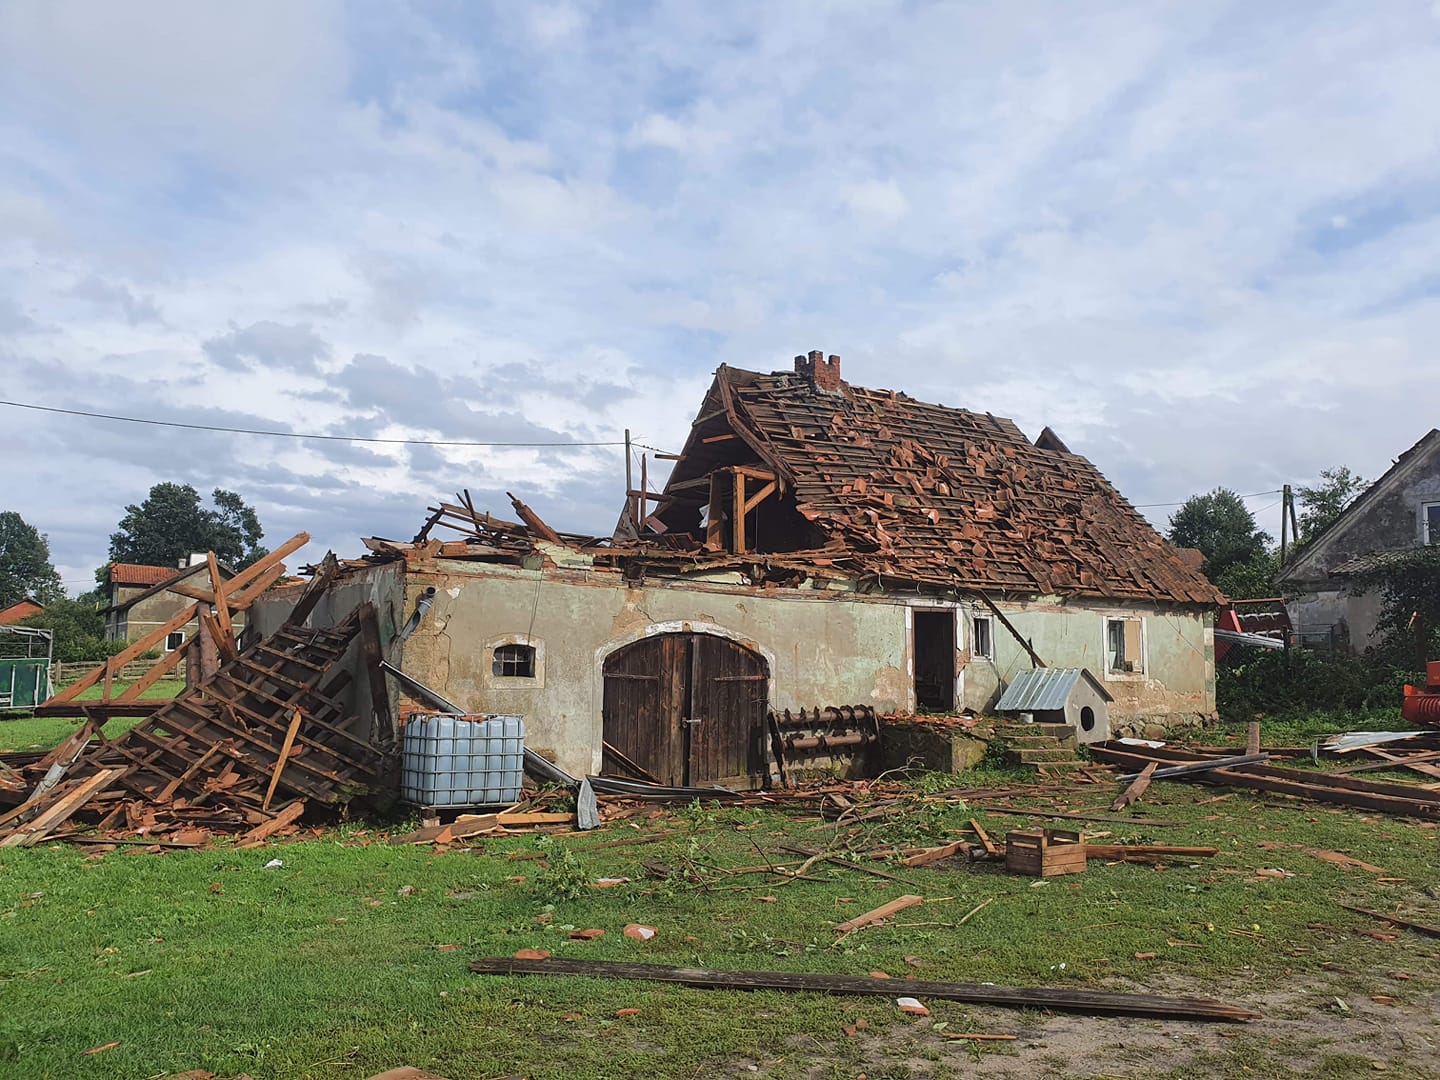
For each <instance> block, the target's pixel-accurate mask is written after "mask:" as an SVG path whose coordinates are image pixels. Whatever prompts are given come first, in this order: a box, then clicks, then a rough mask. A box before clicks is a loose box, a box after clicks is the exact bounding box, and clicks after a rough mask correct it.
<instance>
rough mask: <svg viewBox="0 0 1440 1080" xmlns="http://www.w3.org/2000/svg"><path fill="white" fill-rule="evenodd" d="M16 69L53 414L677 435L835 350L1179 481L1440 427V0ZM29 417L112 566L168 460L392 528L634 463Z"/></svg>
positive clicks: (50, 61)
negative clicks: (817, 353) (762, 377)
mask: <svg viewBox="0 0 1440 1080" xmlns="http://www.w3.org/2000/svg"><path fill="white" fill-rule="evenodd" d="M0 100H3V101H4V102H5V107H4V108H3V109H0V371H3V373H4V375H5V378H4V380H3V384H0V396H3V397H4V398H5V399H7V400H11V401H19V402H29V403H37V404H42V405H50V406H58V407H65V408H73V409H81V410H91V411H100V412H109V413H119V414H124V415H129V416H141V417H150V418H157V419H169V420H182V421H186V422H191V423H204V424H214V425H217V426H232V427H250V428H254V427H262V428H275V429H281V430H288V431H295V432H307V433H325V434H340V435H352V436H369V437H377V438H397V439H436V440H464V441H474V442H498V443H517V442H519V443H526V442H529V443H535V442H541V443H555V442H589V443H597V442H598V443H607V442H613V441H615V440H618V439H619V438H621V433H622V431H623V429H625V428H626V427H629V428H631V429H633V431H634V433H635V437H636V438H637V439H639V440H640V441H642V442H644V443H647V444H649V445H651V446H655V447H661V448H666V449H674V448H678V446H679V444H680V443H681V441H682V440H683V437H684V433H685V430H686V429H687V428H688V425H689V420H690V419H691V417H692V415H693V412H694V409H695V407H696V405H697V404H698V402H699V396H700V394H701V393H702V391H703V389H704V387H705V385H706V383H707V381H708V379H709V376H710V373H711V372H712V371H713V370H714V368H715V367H716V366H717V365H718V364H720V363H728V364H733V365H737V366H741V367H751V368H758V369H760V370H773V369H777V368H782V367H786V366H788V365H789V362H790V358H791V357H792V356H793V355H794V354H795V353H797V352H803V351H808V350H810V349H823V350H825V351H826V352H833V353H838V354H840V355H841V356H842V357H843V358H844V359H843V370H844V374H845V376H846V378H848V379H849V380H851V381H853V382H856V383H859V384H862V385H870V386H886V387H895V388H899V389H903V390H906V391H907V392H909V393H911V394H912V395H914V396H916V397H919V398H922V399H927V400H932V401H939V402H943V403H946V404H953V405H963V406H966V407H969V408H973V409H980V410H989V411H991V412H995V413H999V414H1002V415H1008V416H1010V417H1013V418H1014V419H1015V420H1016V421H1017V422H1018V423H1019V424H1020V425H1021V427H1022V428H1024V429H1025V430H1026V431H1028V432H1030V433H1031V434H1032V435H1034V434H1036V433H1038V432H1039V430H1040V428H1041V427H1042V426H1043V425H1044V424H1047V423H1048V424H1050V425H1051V426H1053V427H1054V428H1055V429H1056V430H1057V431H1058V432H1059V433H1060V434H1061V436H1062V437H1064V438H1065V439H1066V440H1067V441H1068V442H1069V443H1070V445H1071V447H1072V448H1073V449H1075V450H1077V451H1079V452H1081V453H1084V454H1086V455H1087V456H1089V457H1090V458H1092V459H1093V460H1094V461H1095V462H1096V463H1097V464H1098V465H1099V466H1100V468H1101V469H1102V470H1104V471H1105V472H1106V473H1107V474H1108V475H1109V476H1110V477H1111V479H1112V480H1114V481H1115V482H1116V484H1117V485H1118V486H1119V488H1120V489H1121V491H1122V492H1123V493H1124V494H1125V495H1126V496H1127V497H1129V498H1130V499H1131V501H1132V502H1135V503H1137V504H1142V505H1146V506H1149V504H1154V503H1165V502H1171V501H1175V500H1179V499H1183V498H1184V497H1185V496H1186V495H1188V494H1191V493H1193V492H1197V491H1203V490H1207V489H1209V488H1212V487H1214V486H1216V485H1220V484H1223V485H1227V486H1230V487H1232V488H1234V489H1236V490H1238V491H1240V492H1243V493H1250V492H1262V491H1268V490H1271V489H1275V488H1278V487H1279V485H1280V484H1281V483H1284V482H1287V481H1289V482H1294V483H1304V482H1306V481H1309V480H1311V479H1313V478H1314V477H1315V475H1316V474H1317V472H1318V471H1319V470H1320V469H1322V468H1325V467H1327V466H1332V465H1339V464H1346V465H1349V466H1351V467H1352V468H1354V469H1357V470H1359V471H1360V472H1361V473H1362V474H1364V475H1365V476H1367V477H1373V476H1375V475H1377V474H1378V473H1379V472H1380V471H1381V470H1383V469H1384V468H1385V467H1386V466H1387V465H1388V464H1389V462H1390V460H1391V458H1392V457H1393V456H1394V455H1395V454H1397V453H1398V452H1400V451H1401V450H1402V449H1404V448H1405V447H1407V446H1409V445H1410V444H1411V443H1412V442H1414V441H1415V440H1416V439H1417V438H1419V437H1420V435H1421V434H1423V433H1424V432H1425V431H1427V430H1428V429H1429V428H1431V427H1432V426H1434V425H1435V424H1436V414H1437V407H1436V401H1437V398H1436V392H1437V387H1440V361H1437V355H1436V354H1437V349H1440V346H1437V343H1440V263H1437V260H1436V253H1437V252H1440V5H1437V4H1436V3H1432V2H1428V0H1426V2H1420V0H1416V2H1408V0H1384V2H1381V3H1373V2H1367V3H1360V2H1355V3H1321V2H1316V0H1304V2H1299V0H1297V2H1293V3H1286V2H1276V3H1264V4H1255V3H1249V2H1244V0H1240V2H1234V3H1207V2H1203V0H1185V2H1181V3H1173V4H1166V3H1159V2H1149V0H1147V2H1138V3H1133V4H1132V3H1101V2H1095V3H1084V4H1074V3H1044V2H1038V0H1037V2H1027V3H1013V2H999V0H997V2H994V3H958V2H945V3H925V2H919V0H866V2H858V0H857V2H850V0H834V2H830V3H825V4H819V3H807V2H802V0H794V2H789V3H778V4H777V3H773V2H766V3H746V2H738V0H737V2H727V3H723V4H700V3H695V2H687V3H667V2H663V0H657V2H654V3H642V2H621V3H598V2H596V3H581V2H573V3H566V2H557V3H548V4H547V3H538V2H535V3H530V2H527V3H494V4H482V3H478V2H477V3H471V2H460V0H448V2H434V3H425V2H417V3H412V4H405V3H401V2H398V0H397V2H394V3H390V2H386V3H380V2H373V3H371V2H355V3H350V4H338V3H337V4H331V3H325V2H323V0H306V2H304V3H292V2H289V0H283V2H276V3H269V2H255V0H250V2H247V3H244V4H235V3H218V2H217V3H195V2H192V0H175V2H132V3H125V4H105V3H100V2H83V3H82V2H75V3H71V2H64V0H45V2H44V3H41V2H39V0H9V2H6V3H0ZM0 447H3V450H4V455H5V460H6V461H7V462H8V463H9V466H10V467H9V469H8V470H7V476H6V481H5V485H4V486H5V494H4V497H3V499H0V509H15V510H18V511H20V512H21V513H22V514H23V515H24V516H25V517H26V518H27V519H28V520H29V521H30V522H31V523H33V524H35V525H36V526H38V527H39V528H40V529H42V530H43V531H45V532H46V533H48V534H49V536H50V540H51V544H52V548H53V552H54V556H55V561H56V563H57V565H58V566H59V567H60V569H61V571H62V574H63V576H64V577H65V578H66V579H67V582H68V583H70V585H71V587H72V589H79V588H83V587H85V586H86V585H88V583H89V581H90V577H91V573H92V571H93V570H94V568H95V567H96V566H97V565H99V564H100V563H102V562H103V561H104V560H105V553H106V544H107V536H108V534H109V532H110V531H111V530H113V528H114V527H115V525H116V523H117V521H118V520H119V518H120V516H121V514H122V513H123V507H124V506H125V504H126V503H131V502H137V501H140V500H141V499H143V497H144V495H145V492H146V491H147V489H148V488H149V486H150V485H151V484H153V483H155V482H158V481H162V480H178V481H184V482H189V483H192V484H194V485H195V486H196V487H198V488H200V489H201V490H202V491H208V490H209V489H210V488H213V487H216V486H223V487H227V488H232V489H234V490H236V491H238V492H240V493H241V494H242V495H243V496H244V497H245V498H246V499H247V500H248V501H250V502H251V503H253V504H254V505H256V506H257V507H258V509H259V511H260V515H261V519H262V521H263V523H264V524H265V526H266V529H267V538H268V539H269V541H270V542H271V543H272V544H275V543H279V542H280V541H281V540H283V539H285V538H286V537H288V536H289V535H291V534H292V533H294V532H296V531H298V530H300V529H302V528H303V529H305V530H308V531H309V532H310V533H312V534H313V536H314V537H315V541H316V544H317V546H320V547H323V546H325V545H329V546H334V547H336V548H337V550H340V551H341V552H342V553H347V554H349V553H354V552H356V551H357V550H358V549H359V545H358V541H357V538H358V537H359V536H360V535H362V534H373V535H388V536H396V537H402V538H404V537H408V536H410V535H411V534H412V533H413V532H414V530H415V529H416V528H417V527H418V525H419V524H420V522H421V521H422V520H423V518H424V515H425V506H426V504H427V502H429V501H430V500H433V499H434V498H436V497H437V496H441V495H446V494H448V493H450V492H453V491H455V490H456V489H458V488H460V487H468V488H469V489H470V490H471V492H472V493H473V495H474V497H475V499H476V501H477V503H479V504H483V505H488V506H491V507H493V508H495V509H497V510H508V503H507V502H506V501H505V499H504V495H503V493H504V492H505V491H506V490H510V491H515V492H517V493H523V495H524V497H525V498H527V500H528V501H530V502H532V503H533V505H534V506H535V507H536V508H537V509H538V510H539V511H540V512H541V513H542V514H544V515H545V516H546V517H547V518H548V519H550V520H551V521H552V522H553V523H554V524H556V525H557V526H560V527H562V528H571V529H576V530H595V531H606V530H608V529H609V527H610V526H611V525H612V524H613V522H614V519H615V514H616V510H617V508H618V506H619V505H620V502H621V499H622V495H621V492H622V488H623V454H622V452H621V451H620V450H619V449H617V448H615V447H613V446H601V447H588V448H578V449H563V448H562V449H556V448H549V447H546V448H523V447H510V448H479V447H448V448H447V447H412V448H405V447H393V446H389V447H387V446H383V445H365V444H361V443H352V442H338V441H329V442H319V441H295V440H277V439H267V438H259V437H252V436H242V435H227V434H215V433H209V434H204V433H196V432H186V431H177V430H168V429H164V428H154V427H137V426H133V425H127V424H120V423H114V422H107V421H98V420H86V419H79V418H66V417H59V416H54V415H46V414H40V413H34V412H26V411H21V410H17V409H13V408H8V407H0ZM1275 501H1276V496H1271V495H1263V496H1260V497H1258V498H1256V499H1252V500H1251V505H1252V506H1253V507H1254V508H1255V509H1256V510H1257V511H1260V510H1263V511H1265V514H1264V521H1263V523H1264V524H1266V525H1268V526H1270V527H1271V528H1272V529H1273V528H1275V527H1276V524H1277V522H1278V508H1276V507H1274V506H1273V505H1272V504H1273V503H1274V502H1275ZM1147 512H1148V513H1151V514H1152V516H1154V517H1155V519H1156V520H1157V521H1161V522H1163V520H1164V517H1165V515H1166V514H1167V513H1168V512H1169V511H1168V508H1166V507H1150V508H1149V509H1147ZM311 553H312V554H318V551H317V550H316V549H311Z"/></svg>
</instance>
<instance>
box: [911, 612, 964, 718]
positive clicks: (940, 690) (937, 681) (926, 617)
mask: <svg viewBox="0 0 1440 1080" xmlns="http://www.w3.org/2000/svg"><path fill="white" fill-rule="evenodd" d="M914 645H915V647H914V650H913V651H914V657H915V705H916V707H917V708H922V709H932V710H934V711H937V712H951V711H953V710H954V708H955V614H954V612H951V611H916V612H915V637H914Z"/></svg>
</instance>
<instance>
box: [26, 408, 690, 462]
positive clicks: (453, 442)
mask: <svg viewBox="0 0 1440 1080" xmlns="http://www.w3.org/2000/svg"><path fill="white" fill-rule="evenodd" d="M0 405H8V406H9V407H10V408H12V409H31V410H33V411H35V412H45V413H58V414H60V415H62V416H84V417H88V418H90V419H92V420H119V421H121V422H123V423H126V424H148V425H150V426H152V427H168V428H185V429H186V430H188V431H220V432H225V433H227V434H231V435H266V436H269V437H271V438H275V439H322V440H325V441H327V442H355V443H378V444H383V445H386V446H496V447H504V446H514V447H565V446H576V447H580V446H624V445H625V443H624V442H623V441H621V440H612V441H608V442H475V441H472V440H469V439H376V438H370V437H366V436H361V435H310V434H306V433H303V432H298V431H266V430H263V429H260V428H237V427H224V426H223V425H220V424H187V423H183V422H181V421H179V420H151V419H146V418H144V417H139V416H116V415H115V414H113V413H98V412H86V411H84V410H83V409H59V408H56V407H54V406H53V405H34V404H31V403H28V402H24V401H0ZM646 449H647V450H654V449H655V448H654V447H646ZM660 452H662V453H663V451H660Z"/></svg>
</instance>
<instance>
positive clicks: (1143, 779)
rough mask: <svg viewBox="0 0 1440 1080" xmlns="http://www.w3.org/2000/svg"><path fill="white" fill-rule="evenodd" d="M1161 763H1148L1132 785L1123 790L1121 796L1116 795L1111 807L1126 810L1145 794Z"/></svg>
mask: <svg viewBox="0 0 1440 1080" xmlns="http://www.w3.org/2000/svg"><path fill="white" fill-rule="evenodd" d="M1159 764H1160V763H1159V762H1158V761H1152V762H1151V763H1150V764H1149V765H1146V766H1145V768H1143V769H1141V770H1140V775H1139V776H1137V777H1136V778H1135V779H1134V780H1132V781H1131V782H1130V786H1129V787H1127V788H1126V789H1125V790H1124V791H1122V792H1121V793H1120V794H1119V796H1117V797H1116V799H1115V801H1114V802H1112V803H1111V804H1110V809H1111V810H1124V809H1125V807H1127V806H1129V805H1130V804H1131V803H1133V802H1134V801H1135V800H1136V799H1138V798H1140V796H1141V795H1144V794H1145V789H1146V788H1148V787H1149V786H1150V778H1151V777H1152V776H1154V775H1155V770H1156V768H1157V767H1158V766H1159Z"/></svg>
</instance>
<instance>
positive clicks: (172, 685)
mask: <svg viewBox="0 0 1440 1080" xmlns="http://www.w3.org/2000/svg"><path fill="white" fill-rule="evenodd" d="M129 685H130V683H128V682H126V683H115V684H114V685H113V686H112V688H111V693H113V694H119V693H121V692H122V691H123V690H124V689H125V688H126V687H127V686H129ZM101 689H102V688H101V687H99V686H92V687H90V689H88V690H85V691H82V692H81V693H80V695H79V700H80V701H99V700H100V696H101ZM184 689H185V680H184V679H161V680H160V681H159V682H157V683H156V684H155V685H154V686H152V687H150V688H149V689H148V690H146V691H145V693H143V694H142V695H140V696H141V697H142V698H143V699H144V700H146V701H150V700H152V699H160V698H172V697H174V696H175V695H176V694H179V693H180V692H181V691H182V690H184ZM140 719H141V718H140V717H134V716H117V717H114V718H113V719H111V720H109V721H107V722H106V724H105V734H106V735H107V736H108V737H110V738H114V737H115V736H116V735H120V734H123V733H124V732H126V731H129V730H130V729H131V728H132V727H134V726H135V725H136V724H138V723H139V722H140ZM82 722H83V721H81V720H79V719H77V718H74V717H66V716H31V715H29V714H28V713H18V714H17V713H0V752H4V751H7V750H48V749H50V747H52V746H54V745H56V744H57V743H58V742H60V740H61V739H63V738H65V736H66V735H69V734H70V733H71V732H72V731H74V730H75V728H76V727H77V726H78V725H79V724H81V723H82Z"/></svg>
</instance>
